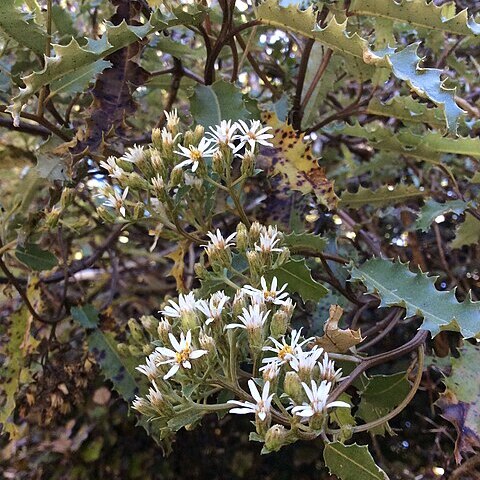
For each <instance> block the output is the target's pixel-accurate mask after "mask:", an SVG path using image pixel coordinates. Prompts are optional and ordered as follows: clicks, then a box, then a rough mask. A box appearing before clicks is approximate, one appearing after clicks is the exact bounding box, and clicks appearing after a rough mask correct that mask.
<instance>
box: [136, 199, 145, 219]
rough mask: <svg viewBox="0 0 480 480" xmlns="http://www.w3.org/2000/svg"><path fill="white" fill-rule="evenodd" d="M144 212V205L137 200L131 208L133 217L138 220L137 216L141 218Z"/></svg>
mask: <svg viewBox="0 0 480 480" xmlns="http://www.w3.org/2000/svg"><path fill="white" fill-rule="evenodd" d="M144 212H145V205H144V204H143V203H141V202H137V203H136V204H135V207H134V209H133V219H134V220H138V219H139V218H143V215H144Z"/></svg>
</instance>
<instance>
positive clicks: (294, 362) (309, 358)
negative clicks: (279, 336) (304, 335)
mask: <svg viewBox="0 0 480 480" xmlns="http://www.w3.org/2000/svg"><path fill="white" fill-rule="evenodd" d="M322 353H323V348H316V347H314V348H313V349H312V350H310V351H309V352H302V350H301V349H298V348H297V351H296V352H295V355H294V356H293V357H292V358H291V359H290V366H291V367H292V368H293V370H295V371H296V372H297V373H298V375H299V376H300V378H303V379H305V378H310V376H311V375H312V373H313V370H314V368H315V366H316V365H317V361H318V359H319V358H320V356H321V355H322Z"/></svg>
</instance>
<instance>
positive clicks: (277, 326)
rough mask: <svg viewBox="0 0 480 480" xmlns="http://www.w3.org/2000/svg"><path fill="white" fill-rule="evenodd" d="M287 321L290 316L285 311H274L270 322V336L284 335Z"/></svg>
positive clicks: (288, 321)
mask: <svg viewBox="0 0 480 480" xmlns="http://www.w3.org/2000/svg"><path fill="white" fill-rule="evenodd" d="M289 323H290V317H289V316H288V315H287V314H286V313H285V312H282V310H278V311H277V312H275V313H274V315H273V317H272V321H271V322H270V334H271V335H272V337H274V338H278V337H280V336H281V335H285V333H286V332H287V328H288V324H289Z"/></svg>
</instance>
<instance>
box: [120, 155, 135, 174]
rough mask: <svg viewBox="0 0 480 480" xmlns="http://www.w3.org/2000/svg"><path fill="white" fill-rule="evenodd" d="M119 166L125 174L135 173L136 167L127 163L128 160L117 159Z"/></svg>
mask: <svg viewBox="0 0 480 480" xmlns="http://www.w3.org/2000/svg"><path fill="white" fill-rule="evenodd" d="M117 165H118V166H119V167H120V168H121V169H122V170H125V172H127V173H130V172H133V169H134V166H133V163H132V162H127V161H126V160H122V159H121V158H117Z"/></svg>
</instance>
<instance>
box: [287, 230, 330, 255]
mask: <svg viewBox="0 0 480 480" xmlns="http://www.w3.org/2000/svg"><path fill="white" fill-rule="evenodd" d="M283 244H284V245H285V246H287V247H288V248H289V249H290V251H291V253H292V254H293V255H295V252H296V251H300V252H303V251H306V250H308V251H309V252H312V253H318V254H320V253H322V252H323V250H324V249H325V247H326V246H327V240H326V239H325V238H324V237H321V236H320V235H315V234H313V233H295V232H293V233H289V234H288V235H284V237H283Z"/></svg>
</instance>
